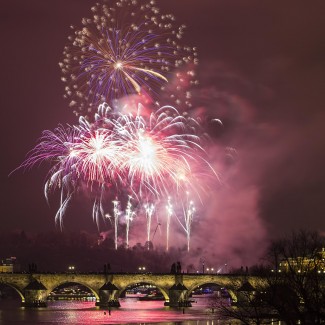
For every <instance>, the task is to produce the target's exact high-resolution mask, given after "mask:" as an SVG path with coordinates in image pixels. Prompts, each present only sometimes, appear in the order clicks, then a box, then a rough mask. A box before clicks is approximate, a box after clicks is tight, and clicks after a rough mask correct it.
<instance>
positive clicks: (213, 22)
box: [0, 0, 325, 262]
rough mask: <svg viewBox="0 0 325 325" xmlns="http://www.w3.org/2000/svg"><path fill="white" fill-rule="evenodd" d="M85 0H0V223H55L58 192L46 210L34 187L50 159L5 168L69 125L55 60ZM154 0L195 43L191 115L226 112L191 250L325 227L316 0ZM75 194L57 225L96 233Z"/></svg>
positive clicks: (249, 243)
mask: <svg viewBox="0 0 325 325" xmlns="http://www.w3.org/2000/svg"><path fill="white" fill-rule="evenodd" d="M92 3H94V1H90V0H46V1H44V0H28V1H26V0H8V1H5V0H1V3H0V8H1V9H0V33H1V52H0V53H1V54H0V55H1V63H2V64H1V101H0V103H1V124H2V126H1V148H2V154H1V194H2V195H1V199H2V201H1V202H2V203H1V226H0V228H1V229H0V230H1V231H5V232H9V231H12V230H17V229H24V230H26V231H27V232H39V231H48V230H52V229H54V227H55V224H54V214H55V211H56V208H57V204H56V203H55V196H54V198H53V202H52V204H51V206H50V207H49V206H48V205H47V203H46V201H45V198H44V195H43V185H44V181H45V178H46V173H47V169H48V168H47V167H46V166H44V167H40V168H34V169H32V170H30V171H25V172H24V171H23V170H18V171H16V172H15V173H13V174H12V175H11V176H10V177H9V176H8V175H9V173H10V172H11V171H13V170H14V169H15V168H17V167H18V166H19V165H20V164H21V163H22V162H23V160H24V157H25V155H26V154H27V152H28V151H29V150H30V149H32V148H33V146H34V145H35V144H36V142H37V139H38V137H39V136H40V135H41V132H42V131H43V130H45V129H51V130H53V129H54V128H55V127H56V126H57V125H58V124H59V123H75V122H76V117H75V116H74V115H73V113H72V111H71V109H69V107H68V102H67V101H66V100H65V99H64V98H63V97H62V95H63V89H64V85H63V83H62V82H61V80H60V77H61V74H60V68H59V66H58V62H59V61H60V60H61V58H62V51H63V47H64V46H65V45H66V44H67V37H68V35H69V32H70V29H69V26H70V25H75V26H80V25H81V23H80V22H81V18H82V17H84V16H90V7H91V4H92ZM157 4H158V6H159V7H160V8H161V10H162V12H167V13H169V12H171V13H173V14H175V16H176V18H177V23H178V24H183V23H185V24H186V25H187V29H186V34H185V36H184V39H183V42H184V43H186V44H189V45H191V46H196V47H197V48H198V52H199V60H200V63H199V66H198V68H197V73H198V79H199V81H200V85H199V86H198V87H197V88H196V89H195V90H194V92H193V93H194V96H195V102H196V107H195V108H194V109H193V111H192V112H191V113H192V114H194V115H195V114H203V115H204V116H207V117H208V118H212V117H213V118H219V119H221V120H222V121H223V127H220V125H215V126H214V125H209V126H208V131H209V133H210V135H211V138H212V139H213V146H211V148H210V149H209V151H210V154H211V157H212V160H213V164H214V166H215V168H216V169H217V170H218V171H219V172H220V175H221V179H222V184H221V185H216V186H215V188H213V189H212V190H211V196H210V198H209V199H208V200H206V202H205V203H204V206H203V207H201V208H200V211H201V212H200V213H201V215H200V216H198V217H197V220H196V222H195V223H194V224H193V237H192V243H193V247H201V248H202V249H203V251H204V254H206V255H213V256H214V257H215V258H219V259H223V258H224V259H225V260H233V261H236V262H237V261H238V262H241V261H242V260H243V259H244V260H246V261H254V258H255V257H256V256H258V255H259V254H260V253H261V252H262V250H263V248H264V247H265V245H266V243H267V242H268V240H270V239H271V238H273V237H276V236H281V235H283V234H284V233H286V232H290V231H291V230H292V229H297V228H308V229H313V230H318V231H319V232H320V233H322V234H325V220H324V217H325V213H324V212H325V172H324V166H325V136H324V129H325V112H324V102H325V100H324V94H325V59H324V58H325V19H324V17H325V2H324V1H323V0H314V1H300V0H292V1H287V0H283V1H274V0H272V1H260V0H255V1H254V0H247V1H242V0H237V1H235V0H223V1H221V0H200V1H198V0H160V1H157ZM229 152H230V153H232V154H231V157H230V156H229V155H228V154H229ZM83 201H84V200H83V199H82V198H79V199H77V200H75V201H74V203H73V204H72V206H71V208H70V209H69V210H68V213H67V216H66V219H65V224H66V227H67V229H84V230H87V231H89V232H96V231H97V229H96V226H95V225H94V223H93V222H92V220H91V215H90V214H91V210H90V208H89V207H83ZM80 207H82V208H80ZM177 232H179V230H175V238H176V237H177V240H179V241H181V239H179V238H181V236H178V235H179V234H178V235H177V234H176V233H177ZM133 236H136V235H135V234H134V235H133ZM142 237H144V235H143V236H142ZM207 238H210V239H209V240H207ZM136 240H137V238H134V242H136ZM177 240H176V239H175V243H174V244H175V245H178V244H179V242H178V241H177ZM183 241H184V242H183V243H182V244H184V243H185V236H183ZM224 256H227V257H224Z"/></svg>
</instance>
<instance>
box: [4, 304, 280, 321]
mask: <svg viewBox="0 0 325 325" xmlns="http://www.w3.org/2000/svg"><path fill="white" fill-rule="evenodd" d="M120 303H121V308H118V309H112V310H111V313H110V315H109V313H108V311H107V310H106V311H105V310H102V309H99V308H97V307H94V302H87V301H76V300H71V301H49V302H48V307H47V308H40V309H25V308H22V307H18V306H17V302H15V301H13V300H7V301H5V300H0V324H19V325H32V324H33V325H34V324H38V325H49V324H51V325H59V324H60V325H62V324H78V325H79V324H80V325H86V324H87V325H89V324H94V325H95V324H101V325H102V324H141V325H142V324H153V323H155V324H158V325H176V324H179V325H228V324H239V323H238V322H235V321H232V322H229V321H228V322H225V321H222V320H220V319H219V317H218V315H217V314H212V313H211V311H210V310H209V309H208V308H207V307H206V306H207V299H205V298H199V299H197V303H195V304H193V307H191V308H184V313H183V308H170V307H164V302H163V301H140V300H137V299H130V298H126V299H121V300H120ZM274 325H275V324H274ZM277 325H278V323H277Z"/></svg>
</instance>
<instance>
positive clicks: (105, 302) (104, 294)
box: [96, 282, 121, 308]
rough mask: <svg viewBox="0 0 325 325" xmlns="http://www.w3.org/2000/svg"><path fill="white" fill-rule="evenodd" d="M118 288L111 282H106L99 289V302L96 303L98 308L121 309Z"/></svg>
mask: <svg viewBox="0 0 325 325" xmlns="http://www.w3.org/2000/svg"><path fill="white" fill-rule="evenodd" d="M118 290H119V289H118V287H117V286H116V285H114V284H113V283H111V282H106V283H105V284H104V285H103V286H102V287H100V288H99V302H96V306H99V307H101V308H110V307H120V306H121V305H120V303H119V301H118V298H117V297H116V294H117V292H118Z"/></svg>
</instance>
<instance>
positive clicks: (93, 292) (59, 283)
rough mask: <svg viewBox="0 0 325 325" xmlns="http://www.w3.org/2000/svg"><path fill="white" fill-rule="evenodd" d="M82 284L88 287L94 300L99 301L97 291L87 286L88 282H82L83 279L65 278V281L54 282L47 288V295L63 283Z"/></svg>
mask: <svg viewBox="0 0 325 325" xmlns="http://www.w3.org/2000/svg"><path fill="white" fill-rule="evenodd" d="M78 284H79V285H82V286H84V287H86V288H87V289H89V290H90V291H91V293H92V294H93V295H94V296H95V298H96V301H97V302H98V301H99V295H98V292H97V291H96V290H95V289H93V288H92V287H91V286H89V284H87V283H84V282H83V281H71V280H67V281H59V282H56V283H54V284H52V285H51V287H49V288H47V289H48V292H47V296H49V294H50V293H51V292H52V291H53V290H54V289H56V288H58V287H60V286H64V285H67V286H68V285H78Z"/></svg>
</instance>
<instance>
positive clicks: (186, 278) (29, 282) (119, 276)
mask: <svg viewBox="0 0 325 325" xmlns="http://www.w3.org/2000/svg"><path fill="white" fill-rule="evenodd" d="M247 282H249V283H250V284H251V285H252V286H253V287H255V288H257V287H261V283H262V282H263V280H262V279H261V278H258V277H254V276H247V275H232V274H228V275H227V274H191V273H181V274H157V273H109V274H103V273H101V274H89V273H33V274H27V273H0V284H3V285H8V286H10V287H12V288H14V289H15V290H16V291H17V292H18V294H19V295H20V297H21V300H22V305H23V306H26V307H44V306H46V299H47V297H48V296H49V294H50V293H51V292H52V291H53V290H54V289H55V288H56V287H58V286H59V285H62V284H65V283H76V284H81V285H84V286H85V287H87V288H89V289H90V290H91V291H92V293H93V294H94V296H95V297H96V305H97V306H101V307H118V306H119V300H118V299H119V297H120V296H121V295H122V294H123V293H124V292H125V290H126V289H127V288H128V287H131V286H133V287H134V286H135V285H137V284H151V285H155V286H156V287H157V288H158V289H159V290H160V291H161V293H162V294H163V296H164V298H165V305H167V306H172V307H180V306H182V307H190V306H191V304H190V300H189V297H190V294H191V292H192V291H193V290H194V289H195V288H197V287H198V286H202V285H204V284H216V285H219V286H221V287H224V288H226V289H227V291H228V293H229V294H230V296H231V298H232V300H233V301H234V302H236V301H237V298H238V293H239V292H238V289H239V288H241V287H242V286H243V284H244V283H247Z"/></svg>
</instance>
